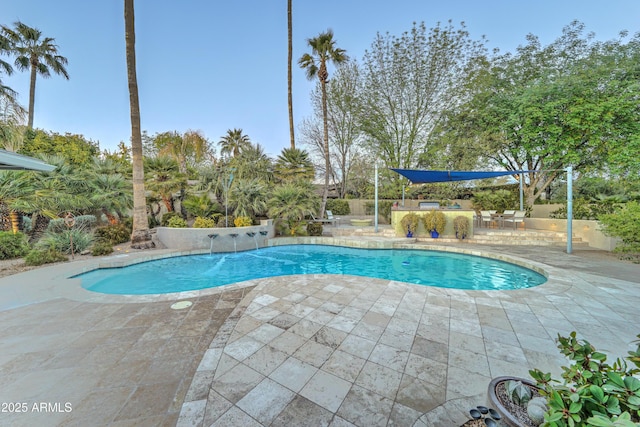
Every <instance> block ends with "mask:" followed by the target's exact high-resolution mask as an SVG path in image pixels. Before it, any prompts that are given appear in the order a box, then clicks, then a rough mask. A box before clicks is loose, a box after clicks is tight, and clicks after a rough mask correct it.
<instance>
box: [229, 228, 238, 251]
mask: <svg viewBox="0 0 640 427" xmlns="http://www.w3.org/2000/svg"><path fill="white" fill-rule="evenodd" d="M229 236H231V237H233V252H237V251H238V247H237V244H236V238H237V237H238V233H230V234H229Z"/></svg>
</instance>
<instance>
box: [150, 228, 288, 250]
mask: <svg viewBox="0 0 640 427" xmlns="http://www.w3.org/2000/svg"><path fill="white" fill-rule="evenodd" d="M157 230H158V231H157V237H158V240H159V241H160V242H161V243H162V244H163V245H165V246H166V247H167V248H170V249H209V248H211V242H212V241H211V238H210V237H209V235H210V234H217V235H218V236H217V237H215V238H214V239H213V248H212V251H213V252H234V251H236V250H238V251H246V250H249V249H255V248H256V243H257V245H258V247H264V246H267V239H269V238H272V237H274V235H275V231H274V227H273V221H272V220H262V221H260V225H253V226H251V227H229V228H169V227H158V228H157ZM260 231H266V232H267V234H266V235H265V236H263V235H261V234H260ZM247 233H255V236H254V237H255V238H254V237H251V236H249V235H247ZM232 234H237V236H236V237H235V247H234V238H233V237H231V235H232Z"/></svg>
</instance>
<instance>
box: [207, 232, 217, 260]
mask: <svg viewBox="0 0 640 427" xmlns="http://www.w3.org/2000/svg"><path fill="white" fill-rule="evenodd" d="M207 237H209V239H211V246H210V247H209V255H211V254H212V253H213V239H215V238H216V237H218V235H217V234H215V233H214V234H207Z"/></svg>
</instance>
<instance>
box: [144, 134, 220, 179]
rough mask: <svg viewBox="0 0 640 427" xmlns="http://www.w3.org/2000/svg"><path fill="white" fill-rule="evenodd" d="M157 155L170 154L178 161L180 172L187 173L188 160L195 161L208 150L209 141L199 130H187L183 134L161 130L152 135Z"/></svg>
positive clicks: (199, 159) (200, 158) (201, 157)
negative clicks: (161, 131)
mask: <svg viewBox="0 0 640 427" xmlns="http://www.w3.org/2000/svg"><path fill="white" fill-rule="evenodd" d="M154 143H155V145H156V147H157V148H158V155H160V156H171V157H173V158H174V159H176V161H177V162H178V166H179V167H180V173H181V174H184V175H186V174H187V163H188V161H189V160H192V161H193V162H195V163H197V162H200V161H201V160H202V159H203V158H204V156H205V155H206V154H207V153H208V152H209V141H207V139H206V138H205V137H204V135H202V132H200V131H194V130H188V131H187V132H185V133H184V134H183V135H180V134H179V133H178V132H175V131H174V132H163V133H161V134H158V135H156V136H155V137H154Z"/></svg>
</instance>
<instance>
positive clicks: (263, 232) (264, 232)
mask: <svg viewBox="0 0 640 427" xmlns="http://www.w3.org/2000/svg"><path fill="white" fill-rule="evenodd" d="M267 234H269V232H268V231H267V230H260V235H261V236H262V237H267ZM266 244H267V243H266V240H265V246H266ZM257 248H258V246H257V243H256V249H257Z"/></svg>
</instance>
